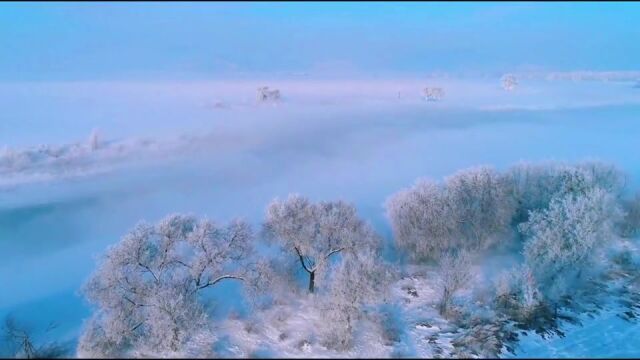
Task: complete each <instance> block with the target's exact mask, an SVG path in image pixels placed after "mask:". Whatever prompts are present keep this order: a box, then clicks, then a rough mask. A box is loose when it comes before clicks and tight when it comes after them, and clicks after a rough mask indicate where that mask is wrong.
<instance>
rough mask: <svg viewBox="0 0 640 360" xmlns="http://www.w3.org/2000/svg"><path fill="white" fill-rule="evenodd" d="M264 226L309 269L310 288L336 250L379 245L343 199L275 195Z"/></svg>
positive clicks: (312, 290) (271, 237)
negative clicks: (281, 198)
mask: <svg viewBox="0 0 640 360" xmlns="http://www.w3.org/2000/svg"><path fill="white" fill-rule="evenodd" d="M264 229H265V233H266V234H267V236H268V238H269V239H271V240H273V241H275V242H277V243H278V244H280V245H281V246H282V248H283V249H284V250H285V251H287V252H288V253H289V254H291V255H292V256H294V257H295V258H296V259H297V260H298V261H299V264H300V267H301V268H302V269H303V270H304V271H305V272H307V273H308V275H309V292H314V291H315V281H316V275H317V273H319V272H322V271H323V270H324V269H325V268H326V267H327V265H328V264H329V262H330V259H331V258H332V257H333V256H336V254H339V253H345V252H358V251H364V250H366V249H370V248H375V247H377V246H379V238H378V237H377V235H376V234H375V233H374V232H373V230H372V229H371V227H370V226H369V225H368V224H366V223H365V222H364V221H363V220H362V219H360V218H359V217H358V214H357V212H356V209H355V208H354V207H353V206H352V205H350V204H347V203H345V202H343V201H331V202H319V203H312V202H310V201H309V200H308V199H307V198H304V197H302V196H299V195H290V196H289V197H288V198H287V199H286V200H278V199H275V200H274V201H273V202H272V203H271V204H270V205H269V206H268V207H267V212H266V220H265V223H264Z"/></svg>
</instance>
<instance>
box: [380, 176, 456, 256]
mask: <svg viewBox="0 0 640 360" xmlns="http://www.w3.org/2000/svg"><path fill="white" fill-rule="evenodd" d="M385 206H386V211H387V217H388V218H389V220H390V221H391V227H392V230H393V237H394V240H395V242H396V243H397V245H398V247H399V248H400V249H403V250H404V251H405V252H406V253H407V254H408V256H409V257H410V258H411V259H412V260H414V261H423V260H432V259H436V258H437V257H438V255H439V254H441V253H443V252H444V251H446V250H447V249H449V248H451V247H457V246H459V238H457V237H456V236H455V229H456V225H457V224H456V221H455V219H454V217H453V216H452V215H451V210H450V206H449V204H448V199H447V197H446V194H445V192H444V191H443V189H442V187H441V186H440V185H439V184H437V183H436V182H434V181H430V180H426V179H422V180H418V181H417V182H416V184H415V185H414V186H413V187H411V188H409V189H405V190H401V191H399V192H398V193H396V194H394V195H393V196H391V197H390V198H389V199H388V200H387V202H386V204H385Z"/></svg>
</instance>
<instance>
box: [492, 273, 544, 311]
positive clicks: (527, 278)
mask: <svg viewBox="0 0 640 360" xmlns="http://www.w3.org/2000/svg"><path fill="white" fill-rule="evenodd" d="M495 288H496V302H497V305H498V308H499V310H501V311H504V312H507V313H509V315H510V316H511V318H513V319H514V320H517V321H520V322H525V323H526V322H528V319H529V318H530V317H531V316H533V315H534V312H535V311H536V308H537V307H538V306H539V305H540V304H541V301H542V296H541V294H540V290H539V289H538V284H537V282H536V279H535V276H534V274H533V272H532V271H531V269H529V267H528V266H526V265H522V266H519V267H517V268H515V269H512V270H510V271H509V270H505V271H503V272H502V273H501V274H500V276H499V277H498V279H497V281H496V284H495Z"/></svg>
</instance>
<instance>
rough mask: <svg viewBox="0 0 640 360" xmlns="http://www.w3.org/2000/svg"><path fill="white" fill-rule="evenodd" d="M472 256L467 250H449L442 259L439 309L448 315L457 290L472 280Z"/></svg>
mask: <svg viewBox="0 0 640 360" xmlns="http://www.w3.org/2000/svg"><path fill="white" fill-rule="evenodd" d="M471 278H472V275H471V258H470V256H469V253H468V252H466V251H464V250H463V251H456V252H447V253H445V254H444V255H443V256H442V258H441V259H440V279H439V286H440V303H439V306H438V310H439V311H440V314H441V315H443V316H446V315H447V314H448V312H449V305H450V304H451V300H452V299H453V296H454V295H455V294H456V292H457V291H458V290H460V289H462V288H463V287H464V286H465V285H467V284H468V283H469V282H470V281H471Z"/></svg>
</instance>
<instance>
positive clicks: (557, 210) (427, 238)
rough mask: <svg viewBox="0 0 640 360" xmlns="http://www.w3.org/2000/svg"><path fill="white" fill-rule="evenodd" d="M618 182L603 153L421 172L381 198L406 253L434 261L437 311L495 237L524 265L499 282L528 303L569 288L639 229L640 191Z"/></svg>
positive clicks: (554, 296)
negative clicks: (594, 157) (441, 173)
mask: <svg viewBox="0 0 640 360" xmlns="http://www.w3.org/2000/svg"><path fill="white" fill-rule="evenodd" d="M624 185H625V177H624V175H623V174H622V173H621V172H620V171H619V170H617V169H616V168H615V167H614V166H611V165H609V164H604V163H601V162H584V163H579V164H577V165H568V164H562V163H546V164H526V163H523V164H519V165H516V166H513V167H511V168H509V169H507V170H506V171H505V172H502V173H499V172H497V171H495V170H493V169H491V168H488V167H477V168H471V169H467V170H464V171H461V172H458V173H456V174H454V175H452V176H450V177H447V178H445V180H444V182H443V183H438V182H435V181H430V180H419V181H418V182H417V183H416V184H415V185H414V186H413V187H411V188H408V189H405V190H402V191H400V192H398V193H396V194H395V195H393V196H392V197H391V198H390V199H389V200H388V201H387V204H386V207H387V214H388V217H389V219H390V220H391V224H392V228H393V232H394V239H395V241H396V243H397V244H398V246H399V247H400V248H401V249H403V250H405V252H406V253H407V255H408V256H409V258H410V259H411V260H413V261H417V262H424V261H431V262H437V263H439V264H440V266H441V268H442V269H441V270H442V283H443V284H442V286H441V288H442V298H441V308H440V309H441V312H442V313H443V314H445V313H446V310H447V308H448V305H449V303H450V300H451V297H452V296H453V293H455V291H456V290H457V289H459V288H460V287H461V286H462V285H460V284H464V283H466V282H468V281H469V280H468V277H467V276H466V275H465V272H468V271H470V270H469V269H470V266H469V259H468V254H469V253H471V254H478V253H480V252H482V251H484V250H486V249H488V248H491V247H494V246H496V245H501V244H503V245H508V246H510V247H512V248H516V249H519V250H518V251H521V252H522V254H523V255H524V260H525V265H524V266H523V268H522V269H519V270H514V271H511V274H509V275H510V276H509V278H510V280H509V281H506V280H505V278H506V277H503V279H502V281H501V282H502V284H500V286H499V287H500V288H501V290H499V291H501V292H503V293H506V292H508V291H507V290H506V288H507V287H510V290H509V291H515V292H517V294H516V295H517V297H518V298H519V299H520V302H521V304H522V305H523V309H524V310H527V309H530V308H531V307H532V306H533V305H534V304H535V303H537V302H538V301H542V300H544V301H549V302H556V301H557V300H558V299H559V298H560V297H562V296H565V295H567V294H569V293H571V291H572V290H573V289H575V288H576V287H578V286H580V283H581V281H583V280H584V279H586V278H587V276H588V275H590V274H591V273H592V271H590V270H592V269H595V268H596V267H594V266H593V264H594V262H597V261H600V260H601V259H602V258H603V256H604V252H605V251H606V250H607V249H608V247H609V245H610V244H611V242H612V240H613V239H615V238H616V237H620V236H623V237H624V236H633V235H634V234H635V233H636V232H637V229H638V225H639V224H640V221H639V220H638V207H639V205H638V203H639V202H640V201H639V200H638V198H637V197H636V198H635V199H632V200H625V199H624V197H623V189H624ZM507 283H509V284H510V285H509V286H507V285H506V284H507ZM512 295H513V294H512Z"/></svg>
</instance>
